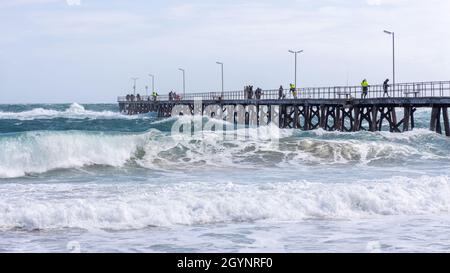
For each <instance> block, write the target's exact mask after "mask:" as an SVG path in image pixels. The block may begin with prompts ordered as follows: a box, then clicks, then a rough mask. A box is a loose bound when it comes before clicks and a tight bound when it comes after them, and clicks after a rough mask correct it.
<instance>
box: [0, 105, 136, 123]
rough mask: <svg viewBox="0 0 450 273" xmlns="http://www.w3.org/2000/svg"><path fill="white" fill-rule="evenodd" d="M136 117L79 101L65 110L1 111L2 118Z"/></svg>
mask: <svg viewBox="0 0 450 273" xmlns="http://www.w3.org/2000/svg"><path fill="white" fill-rule="evenodd" d="M55 118H67V119H99V118H101V119H115V118H118V119H135V118H137V116H127V115H122V114H120V113H118V112H112V111H91V110H86V109H85V108H84V107H83V106H82V105H80V104H78V103H72V104H71V105H70V106H69V108H67V109H66V110H64V111H57V110H52V109H44V108H34V109H32V110H28V111H23V112H1V111H0V119H17V120H35V119H55Z"/></svg>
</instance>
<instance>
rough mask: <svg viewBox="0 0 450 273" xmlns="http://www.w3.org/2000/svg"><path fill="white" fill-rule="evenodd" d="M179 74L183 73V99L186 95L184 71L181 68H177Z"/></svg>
mask: <svg viewBox="0 0 450 273" xmlns="http://www.w3.org/2000/svg"><path fill="white" fill-rule="evenodd" d="M178 70H180V71H181V72H183V99H184V97H185V95H186V71H185V70H184V69H183V68H178Z"/></svg>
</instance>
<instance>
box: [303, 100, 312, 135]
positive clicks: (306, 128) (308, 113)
mask: <svg viewBox="0 0 450 273" xmlns="http://www.w3.org/2000/svg"><path fill="white" fill-rule="evenodd" d="M304 111H305V124H304V126H303V130H305V131H308V130H309V128H310V127H309V124H310V123H311V120H310V109H309V105H305V106H304Z"/></svg>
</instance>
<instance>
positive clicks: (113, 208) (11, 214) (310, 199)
mask: <svg viewBox="0 0 450 273" xmlns="http://www.w3.org/2000/svg"><path fill="white" fill-rule="evenodd" d="M0 196H1V197H2V198H0V229H2V230H7V229H14V228H23V229H27V230H32V229H59V228H83V229H99V228H100V229H116V230H119V229H120V230H121V229H140V228H145V227H148V226H173V225H197V224H211V223H232V222H252V221H269V222H280V221H302V220H305V219H363V218H370V217H380V216H384V215H438V214H442V213H449V212H450V199H449V198H448V196H450V180H449V178H448V177H447V176H439V177H431V176H422V177H418V178H415V179H412V178H406V177H393V178H390V179H386V180H381V181H376V180H371V181H368V180H366V181H359V182H349V183H330V182H324V183H318V182H307V181H292V182H290V183H271V184H258V183H253V184H233V183H206V182H195V183H194V182H192V183H184V184H170V183H169V184H165V185H164V184H162V185H161V184H160V185H152V184H139V185H133V184H122V185H121V186H120V187H117V185H115V184H34V185H24V184H18V185H15V184H5V185H0Z"/></svg>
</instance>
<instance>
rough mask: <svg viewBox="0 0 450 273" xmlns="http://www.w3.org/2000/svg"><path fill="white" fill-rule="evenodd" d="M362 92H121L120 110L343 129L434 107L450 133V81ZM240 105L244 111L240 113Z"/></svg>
mask: <svg viewBox="0 0 450 273" xmlns="http://www.w3.org/2000/svg"><path fill="white" fill-rule="evenodd" d="M361 93H362V92H361V87H359V86H352V87H348V86H347V87H321V88H317V87H315V88H299V89H297V94H298V97H297V98H295V97H293V95H292V94H291V93H290V92H289V90H283V94H284V96H285V97H283V98H281V99H280V98H279V90H263V91H262V94H261V96H260V98H258V99H256V98H255V96H254V95H253V96H252V98H251V99H250V98H249V97H248V93H246V92H244V91H232V92H223V93H222V92H207V93H190V94H187V95H186V96H185V97H184V98H182V99H180V100H169V97H168V96H159V97H158V99H157V100H156V101H154V100H153V98H151V97H148V96H142V97H141V98H140V100H136V99H133V98H130V97H128V98H127V97H119V98H118V102H119V107H120V110H121V111H122V112H123V113H126V114H129V115H134V114H143V113H149V112H156V113H157V114H158V116H160V117H170V116H172V115H174V114H175V115H178V114H183V115H186V114H188V115H193V114H194V113H195V114H200V111H201V114H203V115H208V116H211V117H216V118H217V117H220V118H224V119H226V120H228V121H230V122H234V123H245V124H247V125H265V124H268V123H271V122H272V123H275V124H277V125H279V126H280V127H281V128H298V129H303V130H313V129H317V128H323V129H324V130H327V131H343V132H355V131H360V130H367V131H381V130H389V131H391V132H404V131H409V130H411V129H413V128H414V127H415V122H414V113H415V112H416V110H417V108H431V115H430V127H429V128H430V130H432V131H435V132H437V133H440V134H442V133H445V135H447V136H449V137H450V124H449V117H448V107H450V81H440V82H421V83H404V84H396V85H395V86H390V88H389V89H388V93H387V94H385V93H384V90H383V86H381V85H375V86H370V87H369V91H368V93H367V97H366V98H361ZM388 96H389V97H388ZM196 107H197V108H201V109H197V110H196V109H195V108H196ZM180 109H184V110H180ZM238 110H239V111H240V112H243V116H242V115H241V114H236V113H237V111H238ZM399 110H400V111H399ZM227 113H228V114H227ZM231 113H232V114H231Z"/></svg>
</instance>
